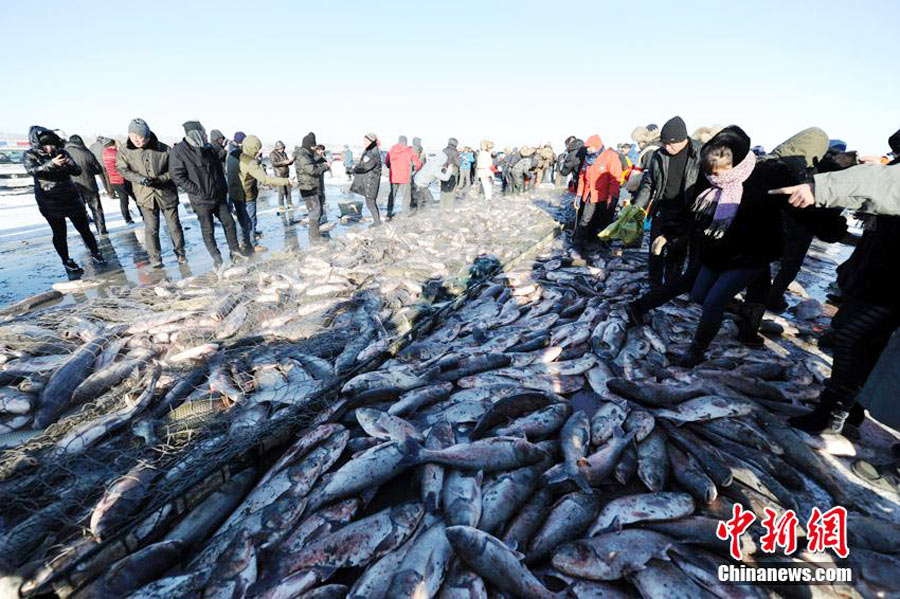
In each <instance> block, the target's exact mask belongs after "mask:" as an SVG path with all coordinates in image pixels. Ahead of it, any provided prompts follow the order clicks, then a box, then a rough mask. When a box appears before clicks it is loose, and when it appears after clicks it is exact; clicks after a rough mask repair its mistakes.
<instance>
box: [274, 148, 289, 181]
mask: <svg viewBox="0 0 900 599" xmlns="http://www.w3.org/2000/svg"><path fill="white" fill-rule="evenodd" d="M269 161H270V162H271V163H272V170H273V171H274V172H275V176H276V177H290V176H291V169H290V166H291V164H293V162H294V161H293V160H292V159H291V158H288V155H287V152H285V151H284V150H272V151H271V152H270V153H269Z"/></svg>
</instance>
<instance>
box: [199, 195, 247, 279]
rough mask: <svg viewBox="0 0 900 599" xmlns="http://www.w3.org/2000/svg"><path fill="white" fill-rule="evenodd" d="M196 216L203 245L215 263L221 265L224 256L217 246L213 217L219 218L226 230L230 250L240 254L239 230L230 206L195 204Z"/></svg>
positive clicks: (224, 204)
mask: <svg viewBox="0 0 900 599" xmlns="http://www.w3.org/2000/svg"><path fill="white" fill-rule="evenodd" d="M194 214H196V215H197V220H198V221H199V222H200V233H201V234H202V235H203V243H204V244H205V245H206V249H207V251H209V255H210V256H212V258H213V262H215V263H216V264H219V263H221V262H222V254H221V253H220V252H219V248H218V246H217V245H216V233H215V229H214V225H213V217H215V218H218V219H219V222H220V223H222V229H224V230H225V241H226V242H227V243H228V249H229V250H231V253H232V254H237V253H239V252H240V247H239V246H238V240H237V230H236V228H235V226H234V219H233V218H231V212H229V211H228V205H227V204H226V203H225V202H218V203H216V204H212V205H210V204H195V205H194Z"/></svg>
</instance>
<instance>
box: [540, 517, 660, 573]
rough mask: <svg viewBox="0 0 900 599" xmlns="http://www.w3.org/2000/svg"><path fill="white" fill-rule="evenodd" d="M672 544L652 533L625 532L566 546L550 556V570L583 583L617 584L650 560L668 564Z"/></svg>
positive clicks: (646, 531) (638, 570)
mask: <svg viewBox="0 0 900 599" xmlns="http://www.w3.org/2000/svg"><path fill="white" fill-rule="evenodd" d="M672 545H673V543H672V540H671V539H670V538H669V537H667V536H665V535H662V534H660V533H658V532H653V531H651V530H639V529H626V530H620V531H618V532H609V533H605V534H602V535H599V536H592V537H591V538H589V539H581V540H577V541H572V542H569V543H565V544H563V545H561V546H560V547H558V548H557V549H556V550H555V551H554V552H553V559H552V562H553V567H554V568H556V569H558V570H559V571H561V572H563V573H565V574H569V575H570V576H576V577H578V578H583V579H585V580H597V581H612V580H619V579H621V578H623V577H625V576H627V575H629V574H632V573H634V572H640V571H641V570H643V569H644V568H645V567H646V566H647V564H648V563H649V562H650V560H653V559H658V560H668V559H669V555H668V553H669V551H670V550H671V548H672Z"/></svg>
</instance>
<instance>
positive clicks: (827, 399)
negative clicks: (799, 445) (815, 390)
mask: <svg viewBox="0 0 900 599" xmlns="http://www.w3.org/2000/svg"><path fill="white" fill-rule="evenodd" d="M838 387H839V386H838V385H835V384H834V383H831V382H830V381H829V382H828V383H826V385H825V389H824V390H823V391H822V396H821V398H820V399H819V405H817V406H816V408H815V409H814V410H813V411H812V412H810V413H809V414H804V415H803V416H794V417H792V418H788V424H790V425H791V426H793V427H794V428H799V429H800V430H802V431H806V432H807V433H812V434H816V433H833V434H840V433H841V432H843V430H844V424H845V423H846V421H847V419H848V417H849V416H850V409H851V406H852V404H851V403H850V402H852V401H853V399H852V398H853V394H852V393H849V392H847V391H848V390H846V389H843V388H838ZM848 396H849V397H850V399H849V401H848V399H847V397H848Z"/></svg>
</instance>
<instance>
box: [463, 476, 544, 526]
mask: <svg viewBox="0 0 900 599" xmlns="http://www.w3.org/2000/svg"><path fill="white" fill-rule="evenodd" d="M540 475H541V473H540V471H539V469H538V468H535V467H525V468H518V469H516V470H512V471H510V472H504V473H503V474H500V475H499V476H498V477H497V478H496V480H494V482H493V483H491V484H490V485H488V486H486V487H485V488H484V489H483V490H482V492H481V518H480V519H479V521H478V528H479V529H481V530H483V531H485V532H489V533H494V532H497V531H498V530H499V529H500V528H501V527H502V526H503V525H504V524H505V523H506V522H507V521H509V519H510V518H512V516H513V515H515V513H516V511H517V510H518V509H519V507H521V506H522V505H523V504H524V503H525V502H526V501H527V500H528V498H529V497H530V496H531V494H532V493H533V492H534V490H535V489H536V488H537V485H538V481H539V479H540Z"/></svg>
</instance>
